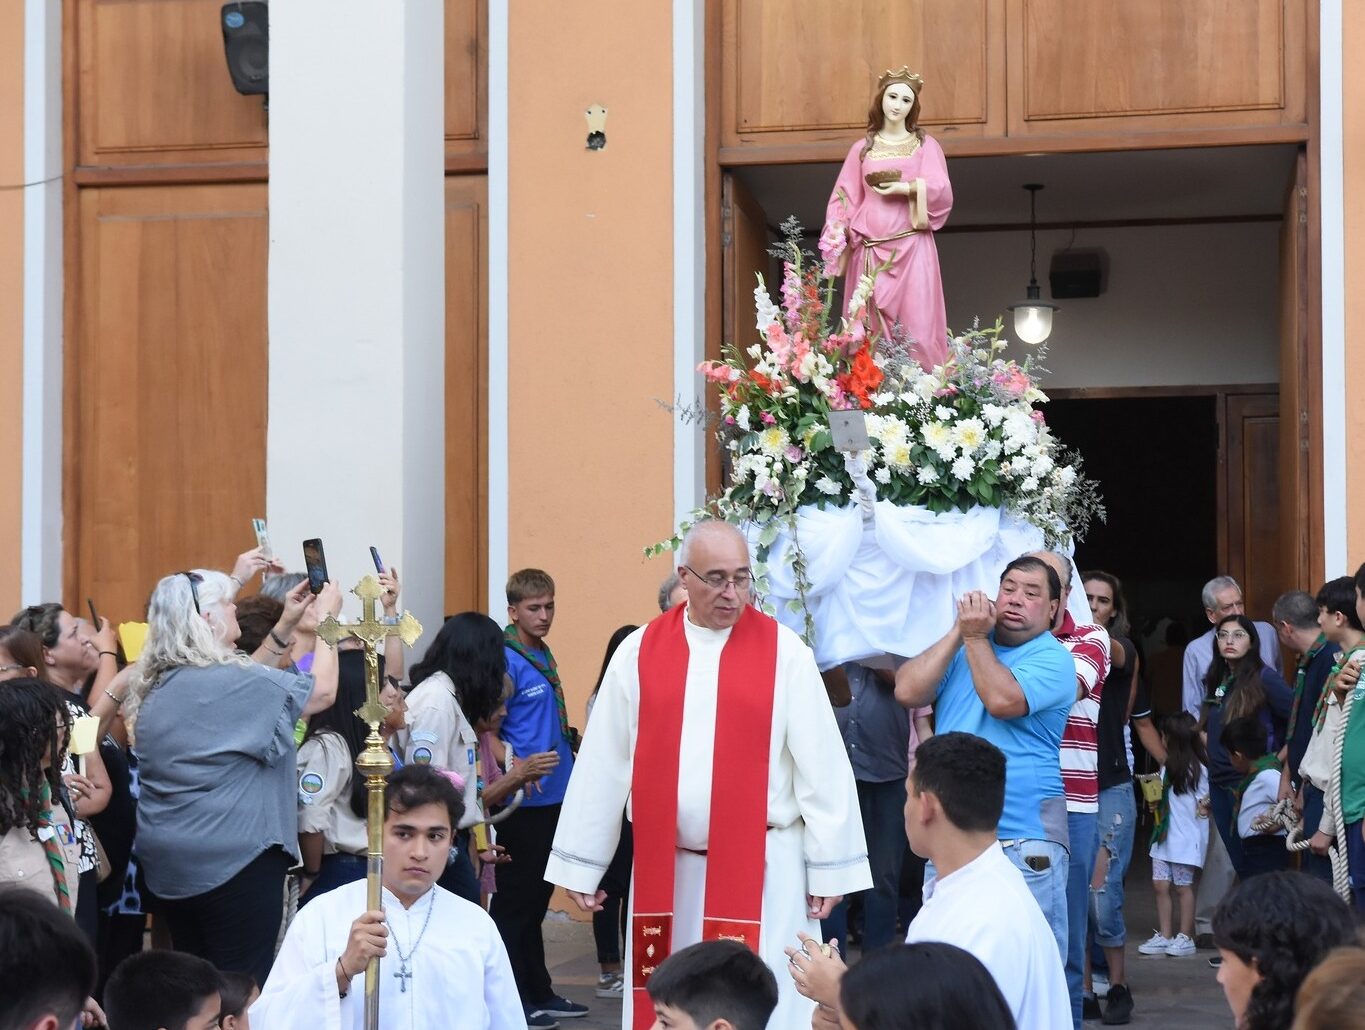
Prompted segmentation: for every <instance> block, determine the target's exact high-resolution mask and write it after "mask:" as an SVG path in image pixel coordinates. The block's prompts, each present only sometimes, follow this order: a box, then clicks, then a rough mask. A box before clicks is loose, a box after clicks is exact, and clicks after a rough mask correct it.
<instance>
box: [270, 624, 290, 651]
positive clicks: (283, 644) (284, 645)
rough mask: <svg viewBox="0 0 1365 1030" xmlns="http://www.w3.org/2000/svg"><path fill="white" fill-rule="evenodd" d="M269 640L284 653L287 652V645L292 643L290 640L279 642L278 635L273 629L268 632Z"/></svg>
mask: <svg viewBox="0 0 1365 1030" xmlns="http://www.w3.org/2000/svg"><path fill="white" fill-rule="evenodd" d="M270 639H271V640H273V641H275V643H277V644H279V645H280V646H281V647H282V648H284V649H285V650H286V651H287V650H289V645H290V644H292V643H293V641H292V640H281V639H280V635H279V634H278V633H276V632H275V631H274V630H273V629H272V630H271V631H270Z"/></svg>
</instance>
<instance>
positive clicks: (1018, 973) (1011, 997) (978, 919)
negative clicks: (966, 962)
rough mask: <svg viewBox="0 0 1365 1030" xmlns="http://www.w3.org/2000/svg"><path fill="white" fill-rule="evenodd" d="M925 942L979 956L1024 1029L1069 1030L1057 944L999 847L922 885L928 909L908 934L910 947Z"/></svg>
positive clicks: (1067, 998) (1068, 1005) (1068, 999)
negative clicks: (956, 948)
mask: <svg viewBox="0 0 1365 1030" xmlns="http://www.w3.org/2000/svg"><path fill="white" fill-rule="evenodd" d="M920 941H939V942H941V943H944V944H955V945H957V946H958V947H959V948H962V949H963V950H964V951H969V952H971V953H972V954H973V955H975V956H976V957H977V958H979V959H980V960H981V964H982V965H984V966H985V967H986V969H987V970H988V971H989V972H990V974H991V976H992V977H994V978H995V983H996V986H997V987H999V988H1000V993H1001V994H1003V995H1004V996H1005V1003H1006V1004H1007V1005H1009V1007H1010V1011H1011V1012H1013V1013H1014V1020H1015V1022H1016V1023H1017V1024H1018V1025H1019V1026H1020V1027H1021V1028H1028V1030H1034V1028H1038V1030H1054V1028H1057V1030H1065V1028H1069V1027H1070V1026H1071V996H1070V995H1069V994H1068V993H1067V987H1066V976H1065V974H1064V973H1063V971H1062V959H1061V956H1060V955H1059V954H1058V952H1057V938H1056V937H1055V936H1053V933H1052V927H1050V926H1049V925H1048V923H1047V920H1046V919H1044V918H1043V910H1042V909H1040V908H1039V907H1038V902H1037V901H1036V900H1034V897H1033V894H1032V893H1030V891H1029V889H1028V885H1027V884H1026V883H1024V877H1023V874H1021V873H1020V872H1019V870H1018V869H1016V868H1015V867H1014V864H1013V863H1012V862H1010V860H1009V859H1008V858H1006V857H1005V853H1004V851H1002V850H1001V849H1000V845H999V844H992V845H991V846H990V847H988V848H987V849H986V850H985V851H983V852H982V853H981V854H980V855H978V856H977V857H976V858H974V859H973V860H972V861H970V862H968V863H967V864H966V865H965V866H963V867H962V868H961V869H958V870H956V871H955V872H953V873H950V874H949V875H947V876H940V877H939V878H938V879H937V880H935V881H934V882H933V883H932V884H930V885H929V886H927V887H925V889H924V906H923V907H922V908H921V909H920V910H919V915H917V916H915V919H914V921H913V922H912V923H911V924H910V932H909V933H907V934H906V935H905V942H906V943H907V944H915V943H917V942H920Z"/></svg>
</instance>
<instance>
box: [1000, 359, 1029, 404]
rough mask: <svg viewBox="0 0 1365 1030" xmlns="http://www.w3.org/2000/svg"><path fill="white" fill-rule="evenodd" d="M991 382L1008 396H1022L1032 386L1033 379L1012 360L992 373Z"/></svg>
mask: <svg viewBox="0 0 1365 1030" xmlns="http://www.w3.org/2000/svg"><path fill="white" fill-rule="evenodd" d="M991 382H992V383H994V384H995V385H996V387H997V388H998V389H999V390H1000V391H1001V392H1002V393H1004V394H1006V395H1008V396H1010V397H1022V396H1024V394H1026V393H1028V391H1029V388H1030V387H1031V386H1033V380H1032V379H1030V378H1029V374H1028V373H1027V372H1025V371H1024V370H1023V369H1022V368H1020V367H1019V366H1018V365H1016V364H1014V363H1013V362H1010V363H1009V364H1008V365H1006V366H1005V367H1004V368H1002V369H1000V370H999V371H997V372H995V373H994V374H992V375H991Z"/></svg>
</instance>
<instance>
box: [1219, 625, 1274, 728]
mask: <svg viewBox="0 0 1365 1030" xmlns="http://www.w3.org/2000/svg"><path fill="white" fill-rule="evenodd" d="M1231 623H1236V624H1237V625H1238V626H1240V627H1241V628H1242V629H1244V630H1246V633H1247V636H1248V637H1249V638H1250V644H1249V645H1248V647H1247V653H1246V654H1244V655H1242V657H1241V658H1239V659H1237V664H1236V667H1233V666H1231V665H1229V664H1228V660H1227V659H1226V658H1224V657H1223V655H1222V652H1221V651H1219V649H1218V632H1219V631H1220V630H1221V629H1222V628H1223V627H1224V626H1227V625H1230V624H1231ZM1264 670H1265V661H1264V660H1263V659H1262V658H1261V635H1260V634H1259V633H1257V632H1256V623H1254V622H1252V621H1251V620H1250V619H1248V618H1247V617H1246V616H1245V615H1226V616H1224V617H1223V618H1221V619H1219V620H1218V624H1217V625H1216V626H1214V627H1213V661H1212V662H1210V663H1209V671H1208V672H1207V673H1206V674H1205V675H1204V699H1205V700H1206V701H1212V700H1214V698H1215V696H1216V692H1217V690H1218V688H1219V686H1221V685H1222V683H1223V681H1224V680H1226V679H1227V678H1228V677H1229V676H1231V677H1232V683H1231V685H1230V686H1229V687H1228V689H1227V691H1226V693H1224V695H1223V722H1224V723H1229V722H1232V720H1233V719H1240V718H1242V717H1244V716H1247V715H1255V714H1257V713H1258V712H1260V710H1261V709H1262V708H1264V707H1265V704H1266V696H1265V687H1264V686H1263V685H1262V684H1261V673H1262V672H1263V671H1264Z"/></svg>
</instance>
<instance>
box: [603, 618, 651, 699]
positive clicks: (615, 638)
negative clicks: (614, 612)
mask: <svg viewBox="0 0 1365 1030" xmlns="http://www.w3.org/2000/svg"><path fill="white" fill-rule="evenodd" d="M639 628H640V627H639V626H622V627H621V628H620V629H618V630H617V631H616V632H615V633H613V634H612V635H611V639H610V640H608V641H607V653H606V654H604V655H603V656H602V671H601V672H599V673H598V674H597V684H596V686H594V687H593V688H592V696H593V697H596V696H597V692H598V691H599V690H601V689H602V681H603V680H604V679H606V678H607V666H609V665H610V664H611V656H612V655H614V654H615V653H616V649H617V648H618V647H620V646H621V642H622V641H624V640H625V639H626V637H628V636H630V635H631V634H632V633H634V632H635V631H636V630H637V629H639Z"/></svg>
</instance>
